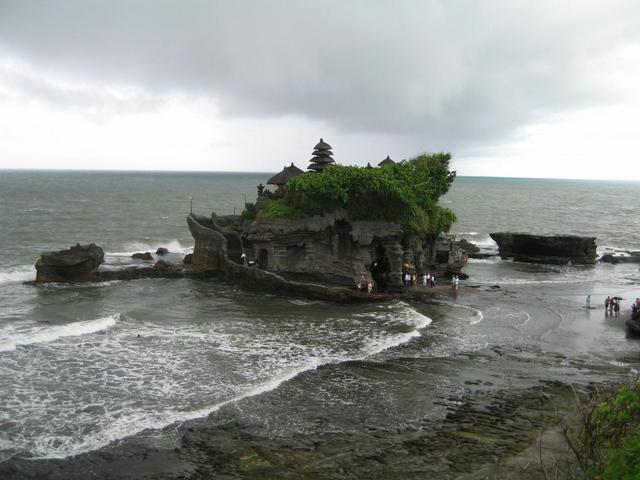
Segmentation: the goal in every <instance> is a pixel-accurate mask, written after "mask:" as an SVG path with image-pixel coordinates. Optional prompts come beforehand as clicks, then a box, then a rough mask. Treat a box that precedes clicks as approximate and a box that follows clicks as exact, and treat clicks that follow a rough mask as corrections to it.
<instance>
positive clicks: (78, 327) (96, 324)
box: [0, 314, 119, 352]
mask: <svg viewBox="0 0 640 480" xmlns="http://www.w3.org/2000/svg"><path fill="white" fill-rule="evenodd" d="M118 319H119V315H118V314H115V315H109V316H106V317H102V318H97V319H95V320H83V321H80V322H73V323H68V324H66V325H56V326H47V327H42V326H35V327H34V326H32V327H29V329H25V330H12V331H8V332H7V331H6V330H5V332H4V334H3V336H2V337H0V352H10V351H13V350H15V349H16V347H17V346H18V345H23V346H24V345H32V344H35V343H49V342H53V341H55V340H58V339H59V338H63V337H77V336H81V335H88V334H90V333H96V332H99V331H101V330H105V329H107V328H110V327H112V326H114V325H115V324H116V322H117V321H118Z"/></svg>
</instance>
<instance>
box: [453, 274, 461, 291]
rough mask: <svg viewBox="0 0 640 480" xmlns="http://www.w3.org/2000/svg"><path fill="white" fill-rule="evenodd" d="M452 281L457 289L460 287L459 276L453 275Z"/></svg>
mask: <svg viewBox="0 0 640 480" xmlns="http://www.w3.org/2000/svg"><path fill="white" fill-rule="evenodd" d="M454 283H455V289H456V290H458V288H459V287H460V277H458V276H457V275H456V277H455V282H454Z"/></svg>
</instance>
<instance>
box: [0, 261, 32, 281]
mask: <svg viewBox="0 0 640 480" xmlns="http://www.w3.org/2000/svg"><path fill="white" fill-rule="evenodd" d="M35 278H36V269H35V268H34V267H33V265H23V266H21V267H15V268H12V269H10V270H9V271H7V272H0V285H6V284H9V283H22V282H28V281H29V280H35Z"/></svg>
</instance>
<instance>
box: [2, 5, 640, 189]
mask: <svg viewBox="0 0 640 480" xmlns="http://www.w3.org/2000/svg"><path fill="white" fill-rule="evenodd" d="M639 85H640V2H638V1H635V0H629V1H616V0H607V1H603V0H598V1H589V0H579V1H558V0H553V1H546V0H537V1H536V2H532V1H530V0H527V1H517V0H504V1H493V0H482V1H471V0H470V1H456V0H442V1H436V0H433V1H429V0H423V1H418V0H415V1H398V0H390V1H382V0H379V1H378V0H361V1H355V0H352V1H343V0H340V1H323V0H316V1H311V0H309V1H296V0H286V1H285V0H281V1H278V0H269V1H257V0H255V1H239V0H234V1H232V0H229V1H213V0H209V1H198V0H174V1H165V0H108V1H104V0H101V1H98V0H95V1H93V0H75V1H72V0H68V1H65V0H56V1H50V0H42V1H30V0H0V168H66V169H69V168H71V169H77V168H82V169H137V170H213V171H261V172H270V171H277V170H280V169H281V168H282V167H283V166H284V165H285V164H289V163H291V162H295V163H296V165H298V166H300V167H301V168H303V169H306V167H307V165H308V163H309V159H310V158H311V151H312V149H313V146H314V145H315V144H316V143H317V141H318V140H319V138H320V137H323V138H324V139H325V140H326V141H327V142H329V143H330V144H331V145H332V146H333V150H334V154H335V158H336V161H337V162H338V163H343V164H358V165H366V163H367V162H371V163H372V164H374V165H375V164H377V163H378V162H379V161H381V160H382V159H383V158H385V157H386V156H387V155H390V156H391V158H393V159H396V160H399V159H402V158H408V157H411V156H413V155H415V154H418V153H420V152H425V151H443V150H444V151H450V152H452V153H453V155H454V163H453V166H454V168H455V169H456V170H457V171H458V173H459V174H460V175H494V176H526V177H560V178H594V179H598V178H600V179H627V180H640V91H639V88H640V87H639Z"/></svg>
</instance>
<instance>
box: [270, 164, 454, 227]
mask: <svg viewBox="0 0 640 480" xmlns="http://www.w3.org/2000/svg"><path fill="white" fill-rule="evenodd" d="M450 160H451V154H449V153H437V154H422V155H419V156H417V157H415V158H413V159H411V160H403V161H401V162H398V163H395V164H389V165H385V166H384V167H381V168H375V169H367V168H361V167H354V166H344V165H332V166H331V167H329V168H327V169H325V170H324V171H323V172H322V173H309V174H305V175H300V176H297V177H295V178H293V179H291V180H290V181H289V182H288V183H287V186H286V195H285V198H284V203H286V204H287V205H288V206H289V207H290V208H291V209H293V211H296V212H298V211H299V212H303V214H304V215H319V214H322V213H326V212H332V211H335V210H337V209H346V210H347V211H348V212H349V215H350V216H351V218H352V219H354V220H382V221H388V222H395V223H399V224H401V225H402V226H403V227H404V229H405V231H406V232H407V233H415V234H419V235H425V234H427V235H438V234H440V233H443V232H447V231H449V229H450V228H451V226H452V225H453V223H454V222H455V220H456V217H455V214H454V213H453V211H451V210H450V209H447V208H444V207H441V206H440V205H438V203H437V202H438V199H439V198H440V197H441V196H442V195H444V194H445V193H446V192H447V191H448V190H449V188H450V187H451V184H452V183H453V180H454V179H455V176H456V173H455V172H452V171H450V170H449V162H450ZM273 213H274V214H277V212H276V211H274V212H273ZM259 217H260V215H259ZM270 218H278V217H270ZM280 218H291V217H280Z"/></svg>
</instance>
